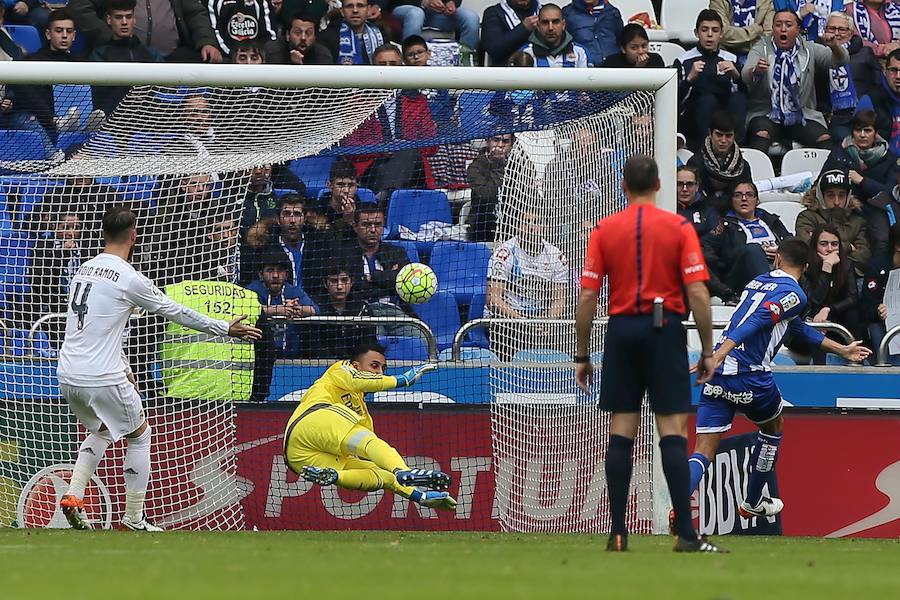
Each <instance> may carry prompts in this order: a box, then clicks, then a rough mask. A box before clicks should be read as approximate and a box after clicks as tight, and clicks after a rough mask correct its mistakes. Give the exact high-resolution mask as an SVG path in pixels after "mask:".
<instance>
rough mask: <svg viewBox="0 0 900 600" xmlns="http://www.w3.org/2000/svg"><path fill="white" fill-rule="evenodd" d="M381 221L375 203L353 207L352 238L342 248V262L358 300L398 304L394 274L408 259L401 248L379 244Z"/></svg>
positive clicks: (382, 228)
mask: <svg viewBox="0 0 900 600" xmlns="http://www.w3.org/2000/svg"><path fill="white" fill-rule="evenodd" d="M384 222H385V218H384V209H382V208H381V207H380V206H378V205H377V204H359V205H357V207H356V213H355V225H354V229H355V231H356V239H354V240H353V241H352V242H350V243H347V244H345V245H344V247H343V254H344V262H346V263H347V265H348V266H349V267H350V275H351V276H352V277H353V281H354V286H355V293H356V296H357V297H358V298H359V299H361V300H363V301H364V302H379V301H382V300H385V301H388V302H392V303H394V304H400V301H399V299H398V298H397V291H396V290H395V288H394V285H395V282H396V279H397V273H399V272H400V269H402V268H403V267H404V266H406V265H407V264H409V257H408V256H407V254H406V250H404V249H403V248H402V247H400V246H395V245H394V244H389V243H386V242H382V241H381V237H382V235H383V234H384Z"/></svg>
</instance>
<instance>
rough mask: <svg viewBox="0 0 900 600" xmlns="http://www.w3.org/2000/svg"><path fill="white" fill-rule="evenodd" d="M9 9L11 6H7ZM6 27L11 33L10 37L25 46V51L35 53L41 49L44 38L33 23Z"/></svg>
mask: <svg viewBox="0 0 900 600" xmlns="http://www.w3.org/2000/svg"><path fill="white" fill-rule="evenodd" d="M7 10H9V8H7ZM7 17H8V15H7ZM4 28H5V29H6V31H7V32H8V33H9V37H11V38H12V40H13V41H14V42H15V43H17V44H19V45H20V46H22V47H23V48H25V51H26V52H27V53H28V54H34V53H35V52H37V51H38V50H40V49H41V46H42V45H43V39H42V38H41V33H40V32H39V31H38V30H37V28H36V27H32V26H31V25H5V26H4Z"/></svg>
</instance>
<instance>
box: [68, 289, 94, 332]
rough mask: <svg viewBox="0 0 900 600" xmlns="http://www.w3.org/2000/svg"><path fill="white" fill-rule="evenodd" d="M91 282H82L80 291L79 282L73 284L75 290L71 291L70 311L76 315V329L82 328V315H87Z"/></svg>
mask: <svg viewBox="0 0 900 600" xmlns="http://www.w3.org/2000/svg"><path fill="white" fill-rule="evenodd" d="M92 285H94V284H92V283H86V284H84V291H83V292H82V291H81V282H78V283H76V284H75V291H74V292H72V303H71V307H72V312H74V313H75V314H76V315H77V316H78V329H82V328H84V317H85V315H87V311H88V305H87V299H88V294H90V293H91V286H92Z"/></svg>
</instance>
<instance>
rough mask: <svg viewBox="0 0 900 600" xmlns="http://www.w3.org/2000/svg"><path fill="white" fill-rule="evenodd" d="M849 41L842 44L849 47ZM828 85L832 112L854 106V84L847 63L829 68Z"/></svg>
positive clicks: (855, 100)
mask: <svg viewBox="0 0 900 600" xmlns="http://www.w3.org/2000/svg"><path fill="white" fill-rule="evenodd" d="M849 47H850V42H847V43H846V44H844V48H849ZM829 74H830V75H831V77H830V78H829V81H828V83H829V85H830V86H831V110H832V111H834V112H837V111H840V110H848V109H850V108H856V103H857V99H856V84H855V83H853V77H852V76H851V75H850V70H849V69H848V67H847V65H841V66H840V67H835V68H833V69H829Z"/></svg>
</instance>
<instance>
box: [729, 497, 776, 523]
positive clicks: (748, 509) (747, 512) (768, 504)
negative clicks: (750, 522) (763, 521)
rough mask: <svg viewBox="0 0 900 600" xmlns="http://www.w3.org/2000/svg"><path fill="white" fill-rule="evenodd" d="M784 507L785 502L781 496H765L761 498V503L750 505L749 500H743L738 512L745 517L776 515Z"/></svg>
mask: <svg viewBox="0 0 900 600" xmlns="http://www.w3.org/2000/svg"><path fill="white" fill-rule="evenodd" d="M783 508H784V502H782V501H781V498H766V497H765V496H763V497H762V498H760V499H759V504H757V505H756V506H750V505H749V504H747V502H746V501H745V502H741V505H740V506H739V507H738V512H739V513H741V516H742V517H744V518H745V519H750V518H752V517H774V516H775V515H777V514H778V513H780V512H781V510H782V509H783Z"/></svg>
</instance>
